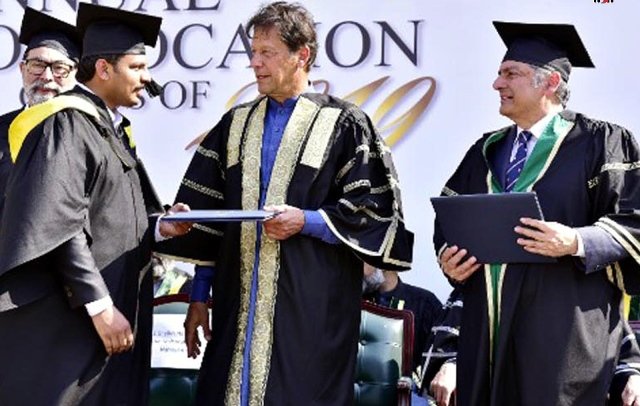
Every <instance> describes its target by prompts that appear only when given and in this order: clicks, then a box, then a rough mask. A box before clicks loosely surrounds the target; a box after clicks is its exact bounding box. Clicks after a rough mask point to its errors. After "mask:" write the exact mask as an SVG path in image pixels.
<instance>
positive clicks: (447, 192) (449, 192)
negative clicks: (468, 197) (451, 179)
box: [442, 186, 458, 196]
mask: <svg viewBox="0 0 640 406" xmlns="http://www.w3.org/2000/svg"><path fill="white" fill-rule="evenodd" d="M442 194H443V195H445V196H457V195H458V192H456V191H455V190H453V189H450V188H449V187H447V186H445V187H443V188H442Z"/></svg>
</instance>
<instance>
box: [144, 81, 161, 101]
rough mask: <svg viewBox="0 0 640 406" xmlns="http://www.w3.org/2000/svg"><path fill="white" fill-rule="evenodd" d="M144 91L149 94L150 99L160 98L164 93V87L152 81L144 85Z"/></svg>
mask: <svg viewBox="0 0 640 406" xmlns="http://www.w3.org/2000/svg"><path fill="white" fill-rule="evenodd" d="M144 89H145V90H146V91H147V93H148V94H149V97H156V96H159V95H161V94H162V91H163V88H162V86H160V84H159V83H158V82H156V81H155V80H153V79H151V81H150V82H148V83H146V84H145V85H144Z"/></svg>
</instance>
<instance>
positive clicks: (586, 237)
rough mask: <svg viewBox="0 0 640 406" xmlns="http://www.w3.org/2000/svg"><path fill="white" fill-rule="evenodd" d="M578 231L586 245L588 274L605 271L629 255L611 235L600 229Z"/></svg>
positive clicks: (585, 259)
mask: <svg viewBox="0 0 640 406" xmlns="http://www.w3.org/2000/svg"><path fill="white" fill-rule="evenodd" d="M577 231H578V232H579V233H580V237H582V241H583V243H584V255H585V257H584V266H585V272H586V273H591V272H594V271H598V270H601V269H604V268H606V267H607V266H608V265H611V264H612V263H614V262H617V261H620V260H622V259H624V258H626V257H627V256H628V255H629V254H628V253H627V251H626V250H625V249H624V248H623V247H622V245H620V244H619V243H618V242H617V241H616V240H615V239H614V238H613V237H612V236H611V234H609V233H607V232H606V231H605V230H603V229H602V228H600V227H596V226H587V227H580V228H578V229H577Z"/></svg>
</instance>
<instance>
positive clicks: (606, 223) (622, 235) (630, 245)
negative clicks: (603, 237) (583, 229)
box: [594, 217, 640, 264]
mask: <svg viewBox="0 0 640 406" xmlns="http://www.w3.org/2000/svg"><path fill="white" fill-rule="evenodd" d="M594 225H595V226H597V227H600V228H602V229H604V230H605V231H606V232H608V233H609V234H610V235H611V236H612V237H613V238H614V239H615V240H616V241H617V242H618V243H619V244H620V245H622V247H623V248H624V249H625V251H627V252H628V253H629V255H631V257H632V258H633V259H634V261H636V262H637V263H638V264H640V243H638V240H636V239H635V238H634V237H633V236H632V235H631V234H630V233H629V232H628V231H627V230H625V229H624V228H623V227H620V226H619V225H618V224H617V223H616V222H615V221H613V220H611V219H608V218H606V217H602V218H600V220H598V221H596V223H595V224H594Z"/></svg>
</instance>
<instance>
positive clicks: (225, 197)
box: [164, 2, 413, 406]
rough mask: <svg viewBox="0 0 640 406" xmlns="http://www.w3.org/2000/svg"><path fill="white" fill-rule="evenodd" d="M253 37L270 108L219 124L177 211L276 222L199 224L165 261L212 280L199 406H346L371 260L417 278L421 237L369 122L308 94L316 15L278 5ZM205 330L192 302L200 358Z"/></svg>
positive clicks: (253, 24) (233, 115)
mask: <svg viewBox="0 0 640 406" xmlns="http://www.w3.org/2000/svg"><path fill="white" fill-rule="evenodd" d="M251 28H255V30H254V35H253V41H252V49H253V56H252V61H251V64H252V67H253V69H254V72H255V74H256V78H257V80H258V89H259V91H260V93H261V94H263V95H264V96H262V97H260V98H258V99H257V100H255V101H253V102H250V103H247V104H243V105H240V106H237V107H235V108H233V109H231V110H230V111H229V112H227V113H226V114H225V115H224V116H223V117H222V119H221V121H220V122H219V123H218V124H217V125H216V126H215V128H214V129H213V130H212V131H211V132H210V133H209V134H208V135H207V136H206V138H205V139H204V140H203V141H202V143H201V145H200V146H199V147H198V150H197V152H196V154H195V156H194V158H193V160H192V162H191V164H190V166H189V168H188V169H187V172H186V175H185V177H184V179H183V181H182V186H181V188H180V190H179V191H178V197H177V199H178V200H180V201H184V202H185V203H187V204H188V205H189V206H190V207H191V208H192V209H244V210H255V209H261V208H263V207H265V208H266V209H267V210H271V211H277V212H279V214H278V215H277V216H276V217H275V218H273V219H271V220H268V221H265V222H264V223H256V222H242V223H225V224H222V225H217V224H220V223H217V224H216V223H202V224H196V225H195V226H194V228H193V230H192V231H191V232H190V233H189V234H188V235H186V236H184V237H180V238H175V239H173V240H169V241H168V242H167V243H166V244H167V245H168V247H167V248H166V250H164V252H165V253H167V254H171V255H174V256H178V257H181V258H185V259H187V260H190V261H194V262H197V263H199V264H210V265H212V264H214V263H215V268H216V269H215V276H214V279H213V281H212V282H213V295H212V300H213V310H212V312H213V313H212V320H211V332H212V334H211V335H212V337H211V340H210V341H209V342H208V343H207V347H206V351H205V354H204V359H203V362H202V366H201V370H200V376H199V381H198V394H197V399H196V403H197V404H198V405H221V404H229V405H231V404H233V405H238V404H241V405H259V404H266V405H331V406H334V405H348V404H351V403H352V402H353V384H354V381H353V380H354V374H355V362H356V353H357V344H358V326H359V321H360V297H361V286H362V266H363V262H362V258H364V259H365V260H366V261H367V262H369V263H371V264H373V265H375V266H379V267H380V268H383V269H407V268H408V267H409V266H410V260H411V249H412V242H413V241H412V235H411V233H409V232H407V231H406V230H405V228H404V222H403V218H402V212H401V202H400V196H399V189H398V184H397V179H396V176H395V172H394V170H393V166H392V160H391V154H390V151H389V149H388V148H387V147H386V146H385V145H384V143H383V141H382V140H381V139H380V137H379V136H378V134H377V133H376V131H375V129H374V128H373V126H372V124H371V121H370V120H369V118H368V117H367V116H366V115H365V114H364V113H363V112H362V111H361V110H360V109H359V108H357V107H356V106H354V105H352V104H349V103H346V102H344V101H341V100H339V99H336V98H333V97H330V96H326V95H321V94H316V93H307V92H306V91H307V88H308V79H307V78H308V70H309V68H310V66H311V65H313V60H314V58H315V54H316V50H317V42H316V34H315V27H314V24H313V20H312V18H311V17H310V15H309V14H308V12H307V11H306V10H305V9H304V8H302V6H299V5H296V4H287V3H282V2H280V3H274V4H271V5H267V6H265V7H264V8H262V9H261V10H260V11H259V12H258V13H257V14H256V15H255V16H254V17H253V18H252V20H251V21H250V23H249V29H251ZM280 30H285V31H280ZM279 137H281V139H278V138H279ZM274 139H277V141H274ZM314 218H315V220H319V221H312V220H313V219H314ZM311 223H313V224H311ZM310 225H315V226H318V227H317V228H318V229H319V230H320V231H319V232H314V231H313V230H310V229H308V226H310ZM316 231H317V230H316ZM201 271H202V269H200V270H197V271H196V272H197V274H196V278H195V279H194V287H193V288H194V290H195V289H196V283H197V281H198V280H199V279H200V272H201ZM209 283H210V282H209ZM208 287H209V286H207V288H208ZM205 300H206V299H205ZM202 325H204V326H208V315H207V306H206V303H204V302H197V301H194V302H192V303H191V305H190V308H189V313H188V317H187V321H186V323H185V327H186V337H187V344H188V351H189V353H190V355H195V353H197V352H198V351H199V350H198V349H197V343H195V341H193V333H194V331H195V328H196V327H197V326H202ZM207 330H208V329H207Z"/></svg>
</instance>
